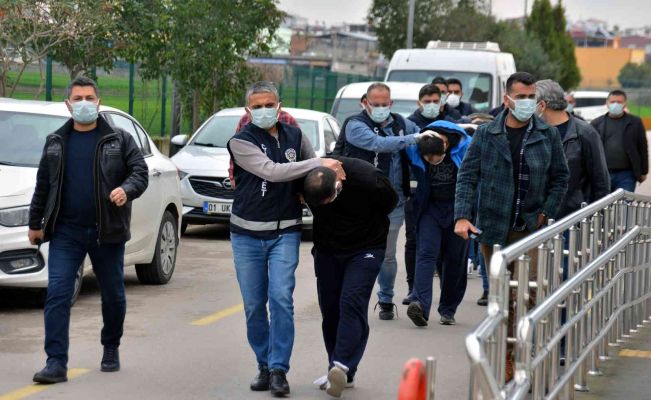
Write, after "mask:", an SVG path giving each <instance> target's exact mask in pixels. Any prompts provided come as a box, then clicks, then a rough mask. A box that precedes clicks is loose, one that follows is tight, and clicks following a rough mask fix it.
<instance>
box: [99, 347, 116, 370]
mask: <svg viewBox="0 0 651 400" xmlns="http://www.w3.org/2000/svg"><path fill="white" fill-rule="evenodd" d="M101 370H102V372H116V371H119V370H120V353H119V352H118V348H117V347H107V346H104V356H103V357H102V364H101Z"/></svg>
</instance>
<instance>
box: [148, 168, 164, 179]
mask: <svg viewBox="0 0 651 400" xmlns="http://www.w3.org/2000/svg"><path fill="white" fill-rule="evenodd" d="M162 174H163V173H162V172H160V171H159V170H157V169H155V170H154V173H152V174H151V175H152V176H153V177H154V178H158V177H159V176H161V175H162Z"/></svg>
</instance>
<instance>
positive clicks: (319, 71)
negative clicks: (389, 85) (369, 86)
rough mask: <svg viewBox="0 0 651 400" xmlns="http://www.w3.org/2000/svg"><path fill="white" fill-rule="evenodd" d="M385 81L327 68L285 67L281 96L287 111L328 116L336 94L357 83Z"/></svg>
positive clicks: (281, 82) (280, 90)
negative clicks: (309, 112) (305, 109)
mask: <svg viewBox="0 0 651 400" xmlns="http://www.w3.org/2000/svg"><path fill="white" fill-rule="evenodd" d="M382 80H384V78H383V77H371V76H366V75H353V74H342V73H337V72H332V71H329V70H327V69H325V68H316V67H313V68H307V67H285V68H284V69H283V73H282V78H281V79H280V81H279V92H280V93H279V94H280V98H281V99H282V102H283V105H284V106H286V107H297V108H307V109H310V110H315V111H323V112H327V113H329V112H330V110H331V109H332V103H333V102H334V100H335V97H336V95H337V91H338V90H339V89H341V88H342V87H343V86H345V85H347V84H349V83H354V82H366V81H382Z"/></svg>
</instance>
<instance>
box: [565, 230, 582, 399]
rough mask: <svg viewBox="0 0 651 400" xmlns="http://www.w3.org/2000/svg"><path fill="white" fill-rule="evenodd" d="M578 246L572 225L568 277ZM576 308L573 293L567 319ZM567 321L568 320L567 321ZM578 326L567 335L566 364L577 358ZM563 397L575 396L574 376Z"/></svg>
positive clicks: (574, 267)
mask: <svg viewBox="0 0 651 400" xmlns="http://www.w3.org/2000/svg"><path fill="white" fill-rule="evenodd" d="M577 247H578V230H577V228H576V226H574V225H572V226H571V227H570V229H569V240H568V256H567V278H568V279H569V278H571V277H573V276H574V274H576V271H577ZM575 309H576V294H575V293H572V294H570V295H569V296H568V297H567V298H566V299H565V319H566V321H569V320H570V319H572V317H574V314H575ZM566 323H567V322H566ZM577 333H578V329H577V326H572V327H570V329H569V330H568V331H567V336H565V365H572V363H573V362H574V359H575V358H576V356H575V352H576V348H577ZM563 393H564V395H563V398H565V399H573V398H574V376H572V377H571V378H570V379H569V380H568V382H567V384H566V385H565V387H564V388H563Z"/></svg>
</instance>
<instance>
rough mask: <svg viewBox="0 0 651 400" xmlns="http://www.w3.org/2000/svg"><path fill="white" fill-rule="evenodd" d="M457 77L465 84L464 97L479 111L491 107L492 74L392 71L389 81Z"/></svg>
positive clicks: (425, 81) (426, 81)
mask: <svg viewBox="0 0 651 400" xmlns="http://www.w3.org/2000/svg"><path fill="white" fill-rule="evenodd" d="M438 76H440V77H443V78H445V79H450V78H457V79H458V80H460V81H461V85H462V86H463V98H462V100H463V101H465V102H469V103H470V104H472V106H473V107H474V108H475V109H476V110H477V111H488V110H489V108H490V107H491V98H492V97H493V93H492V90H491V76H490V75H489V74H482V73H478V72H459V71H402V70H400V71H392V72H391V74H389V79H387V80H388V81H393V82H423V83H431V82H432V80H433V79H434V78H436V77H438Z"/></svg>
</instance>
